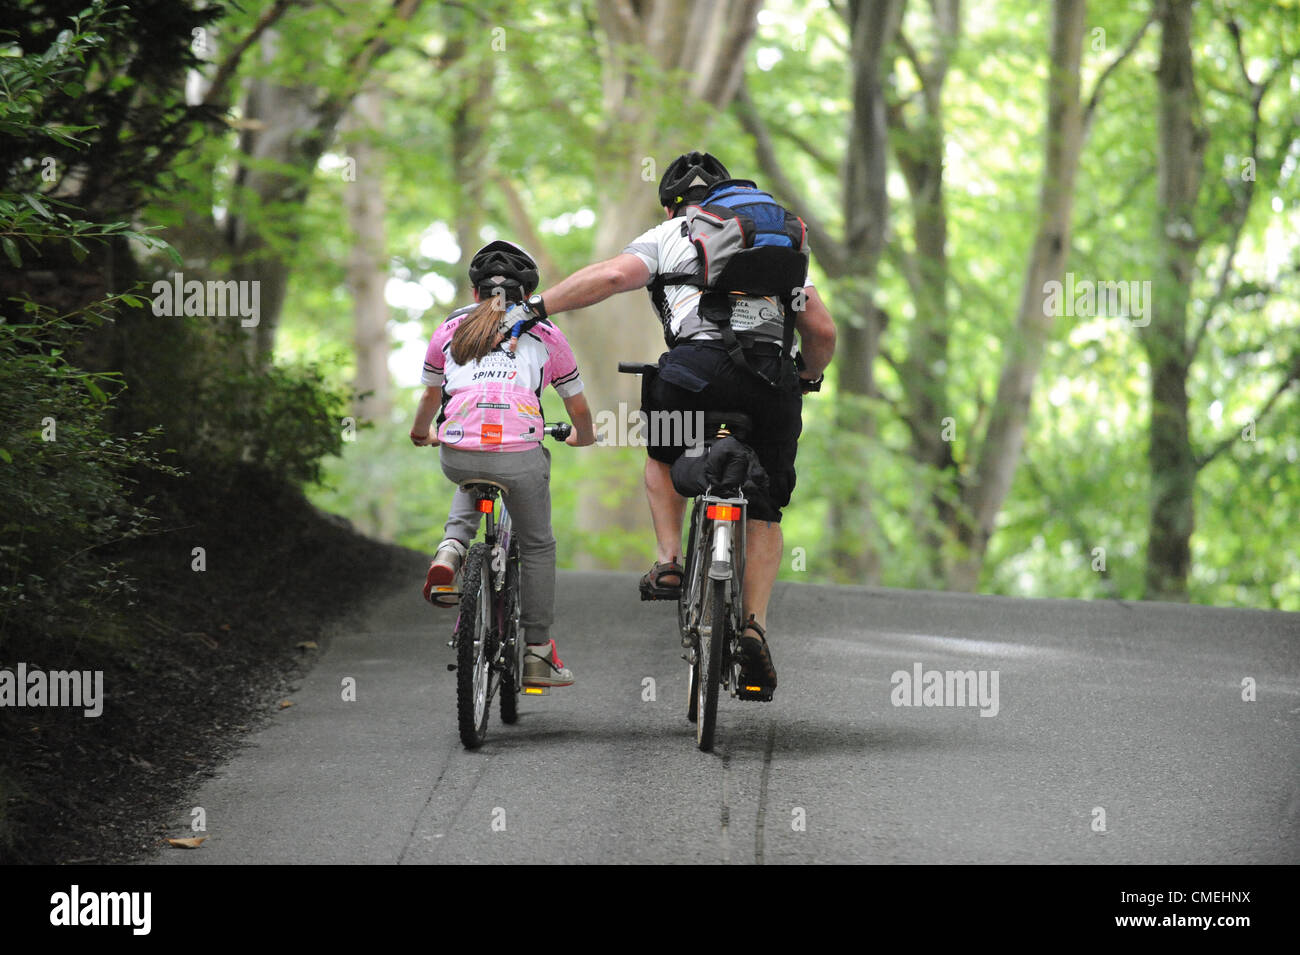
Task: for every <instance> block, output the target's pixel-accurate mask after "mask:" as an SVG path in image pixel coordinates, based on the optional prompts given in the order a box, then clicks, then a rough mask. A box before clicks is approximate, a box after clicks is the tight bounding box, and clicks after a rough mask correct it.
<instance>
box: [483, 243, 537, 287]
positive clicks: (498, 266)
mask: <svg viewBox="0 0 1300 955" xmlns="http://www.w3.org/2000/svg"><path fill="white" fill-rule="evenodd" d="M469 280H470V281H471V282H473V283H474V287H475V288H476V289H478V291H479V294H480V295H484V294H486V295H491V294H494V292H495V291H496V289H498V288H504V289H505V295H506V298H507V299H509V300H511V301H518V302H522V301H523V300H524V299H525V298H527V297H528V296H529V295H531V294H533V292H534V291H536V290H537V281H538V274H537V263H536V262H534V261H533V257H532V256H531V255H529V254H528V253H527V252H525V251H524V250H523V249H521V248H520V247H519V246H517V245H515V244H514V243H513V242H506V241H505V240H504V239H498V240H496V241H495V242H489V243H488V244H487V245H485V246H483V248H481V249H479V250H478V251H477V252H475V253H474V258H472V259H470V262H469Z"/></svg>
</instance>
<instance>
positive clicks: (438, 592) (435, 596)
mask: <svg viewBox="0 0 1300 955" xmlns="http://www.w3.org/2000/svg"><path fill="white" fill-rule="evenodd" d="M429 602H430V603H431V604H433V605H434V606H435V607H441V608H442V609H444V610H448V609H450V608H452V607H455V606H457V605H459V604H460V591H459V590H457V589H456V588H455V587H452V586H450V585H448V586H445V587H434V588H433V589H432V590H430V591H429Z"/></svg>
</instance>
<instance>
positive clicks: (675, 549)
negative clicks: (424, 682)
mask: <svg viewBox="0 0 1300 955" xmlns="http://www.w3.org/2000/svg"><path fill="white" fill-rule="evenodd" d="M730 178H731V176H730V174H729V173H728V172H727V169H726V167H725V166H724V165H723V164H722V163H721V162H719V161H718V160H717V159H716V158H714V157H713V156H711V155H709V154H708V153H699V152H691V153H687V154H685V155H682V156H679V157H678V158H677V159H675V160H674V161H673V162H672V163H671V164H670V165H669V167H668V169H667V170H666V171H665V173H664V176H663V179H662V180H661V181H660V183H659V201H660V204H661V205H662V206H663V207H664V212H665V213H666V215H667V220H666V221H665V222H662V223H660V224H659V225H657V226H655V227H654V228H652V229H649V230H647V231H646V232H644V233H642V234H641V235H639V236H637V237H636V238H635V239H633V240H632V242H631V243H630V244H629V245H628V246H627V248H625V249H624V250H623V252H622V253H621V254H619V255H616V256H614V257H613V258H612V259H608V260H606V261H604V262H598V263H596V264H594V265H589V266H587V267H586V268H584V269H581V270H579V271H578V272H575V273H574V274H573V275H570V276H569V277H568V278H566V279H564V280H563V281H562V282H560V283H559V284H558V285H555V286H554V287H552V288H550V289H548V290H547V291H546V292H544V293H543V294H541V295H534V296H533V297H532V298H531V299H529V305H530V307H531V308H532V309H533V310H534V311H535V312H539V313H540V314H541V315H543V316H545V315H555V314H557V313H559V312H565V311H569V310H571V309H577V308H585V307H587V306H589V305H594V304H595V303H597V302H600V301H603V300H604V299H606V298H608V297H609V296H611V295H614V294H616V293H618V292H628V291H631V290H633V289H638V288H646V287H647V286H649V287H651V299H652V301H653V302H654V304H655V307H656V309H657V311H658V312H659V316H660V320H661V321H662V322H663V324H664V328H665V338H666V339H668V340H669V341H671V342H672V345H671V347H670V350H669V351H668V352H667V353H666V354H664V355H663V356H662V357H661V358H660V363H659V372H658V375H657V376H656V378H655V380H654V382H653V383H652V384H651V385H650V387H649V388H648V389H647V391H648V394H647V395H646V396H645V401H644V402H643V407H642V411H644V412H646V413H651V412H654V411H672V410H678V411H707V410H720V411H745V412H746V413H747V414H749V416H750V417H751V419H752V421H753V433H752V434H751V435H750V438H749V441H748V443H749V444H750V446H751V447H752V448H753V449H754V451H755V452H756V454H757V456H758V459H759V462H760V463H761V464H762V466H763V468H764V470H766V471H767V474H768V478H769V488H768V492H767V494H766V495H758V496H755V497H753V498H752V499H751V501H750V507H749V509H748V516H749V521H748V526H747V528H746V538H747V551H746V560H745V581H744V591H745V608H744V616H745V620H746V623H745V627H744V631H743V633H742V634H741V643H740V646H741V650H742V654H743V657H744V675H743V677H742V679H743V681H744V682H747V683H751V684H754V685H758V686H761V687H763V690H764V692H763V693H762V694H760V695H757V696H754V697H751V698H755V699H770V698H771V692H772V691H773V690H775V688H776V670H775V668H774V667H773V665H772V659H771V653H770V651H769V650H768V647H767V641H766V638H765V633H766V627H767V604H768V599H769V598H770V596H771V593H772V586H773V584H774V583H775V582H776V577H777V573H778V571H779V569H780V565H781V555H782V537H781V524H780V521H781V508H783V507H785V506H786V505H787V504H788V503H789V502H790V493H791V491H792V490H793V489H794V484H795V470H794V460H795V452H796V449H797V444H798V438H799V433H800V431H801V430H802V421H801V408H802V398H801V394H802V393H803V392H804V391H806V390H809V388H810V386H811V387H817V386H818V385H819V383H820V381H821V378H822V375H823V372H824V371H825V369H826V367H827V366H828V365H829V364H830V361H831V356H832V355H833V354H834V352H835V326H834V323H833V322H832V320H831V316H830V314H829V312H827V310H826V306H825V305H824V304H823V302H822V300H821V298H820V297H819V296H818V295H817V290H816V289H815V288H813V287H812V285H811V284H806V285H805V288H804V296H805V301H804V303H803V304H804V307H803V308H802V309H800V310H798V311H797V312H796V322H795V328H796V330H797V331H798V332H799V343H800V353H801V355H802V359H803V360H802V365H803V367H802V368H801V369H800V370H799V372H798V378H797V379H796V378H795V376H794V375H793V374H790V373H789V372H792V371H793V369H792V368H789V367H788V366H789V365H790V364H792V363H793V359H792V357H791V356H789V355H783V354H782V332H783V322H784V311H783V308H782V305H781V303H780V301H779V300H778V299H776V298H770V299H768V298H761V297H757V296H738V297H733V298H731V299H730V301H729V308H730V322H731V327H732V329H733V330H734V331H736V332H737V333H739V334H738V336H737V337H738V338H739V339H741V340H742V344H743V345H745V346H746V347H745V353H746V358H747V360H748V364H749V366H750V368H749V369H746V368H742V367H741V366H740V365H739V364H737V363H736V362H735V361H733V359H732V358H731V356H730V355H729V354H728V352H727V350H726V348H725V346H724V345H723V343H722V340H721V338H722V336H721V333H720V331H719V325H718V324H717V322H716V321H711V320H710V319H709V317H708V316H709V314H710V311H711V310H712V309H716V308H717V307H718V305H717V300H716V297H715V298H713V299H712V300H710V299H706V298H705V296H704V294H702V290H701V289H700V288H699V287H698V286H695V285H665V286H660V287H657V288H656V287H655V286H656V283H654V281H653V280H654V279H655V278H656V277H657V276H660V275H670V274H672V273H680V272H689V271H692V270H694V269H695V268H696V260H697V253H696V249H695V247H694V246H693V245H692V244H691V242H690V240H689V239H688V238H687V237H686V236H685V229H684V227H683V223H682V222H680V221H677V220H678V217H680V216H681V215H682V214H683V213H684V212H685V210H686V207H687V206H689V205H691V204H692V203H697V202H699V201H701V200H702V199H703V198H704V197H705V195H706V194H707V193H708V192H709V190H710V187H712V186H713V185H715V184H716V183H719V182H722V181H723V180H727V179H730ZM724 307H728V306H724ZM702 312H703V314H702ZM783 371H784V372H786V374H784V375H783V374H782V372H783ZM755 372H757V373H758V374H755ZM759 375H762V376H763V377H765V378H766V379H768V381H764V380H762V379H761V378H760V377H759ZM769 381H776V382H783V383H784V384H783V385H782V387H780V388H773V387H772V386H771V385H770V384H769ZM683 450H684V448H683V447H682V446H680V445H678V446H662V445H661V446H652V447H650V448H649V457H648V459H647V460H646V465H645V483H646V492H647V496H648V497H649V502H650V513H651V518H652V520H653V522H654V529H655V538H656V543H657V548H658V554H657V557H656V562H655V565H654V566H653V567H652V568H651V570H650V572H649V573H648V574H647V575H646V576H645V578H643V579H642V595H643V597H646V598H647V599H674V600H675V599H676V598H677V596H678V594H679V593H680V590H681V586H682V582H683V577H684V572H683V569H682V567H681V564H680V563H679V562H678V556H679V551H680V549H681V539H682V520H683V517H684V515H685V509H686V500H685V498H683V497H681V496H680V495H679V494H678V493H677V492H676V490H675V489H674V488H673V484H672V479H671V477H670V474H669V469H670V466H671V464H672V462H673V461H674V460H676V459H677V457H679V456H680V455H681V454H682V452H683Z"/></svg>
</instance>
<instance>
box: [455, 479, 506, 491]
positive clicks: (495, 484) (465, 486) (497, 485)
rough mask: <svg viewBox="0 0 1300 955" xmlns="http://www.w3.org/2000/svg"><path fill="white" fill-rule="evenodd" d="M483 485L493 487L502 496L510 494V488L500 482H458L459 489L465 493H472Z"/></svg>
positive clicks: (473, 480) (485, 480)
mask: <svg viewBox="0 0 1300 955" xmlns="http://www.w3.org/2000/svg"><path fill="white" fill-rule="evenodd" d="M483 485H487V486H488V487H494V488H496V489H497V490H498V491H501V492H502V493H504V494H509V493H510V488H508V487H506V486H505V485H504V484H502V483H501V482H500V481H494V480H492V478H470V479H469V480H467V481H461V482H460V486H461V488H462V489H463V490H466V491H473V490H474V488H475V487H482V486H483Z"/></svg>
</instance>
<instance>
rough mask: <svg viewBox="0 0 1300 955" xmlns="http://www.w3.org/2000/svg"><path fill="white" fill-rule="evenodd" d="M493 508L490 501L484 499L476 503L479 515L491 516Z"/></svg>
mask: <svg viewBox="0 0 1300 955" xmlns="http://www.w3.org/2000/svg"><path fill="white" fill-rule="evenodd" d="M493 506H494V505H493V503H492V499H491V498H487V497H485V498H483V499H482V500H480V501H479V502H478V509H479V513H481V514H491V513H492V508H493Z"/></svg>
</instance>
